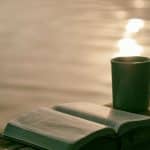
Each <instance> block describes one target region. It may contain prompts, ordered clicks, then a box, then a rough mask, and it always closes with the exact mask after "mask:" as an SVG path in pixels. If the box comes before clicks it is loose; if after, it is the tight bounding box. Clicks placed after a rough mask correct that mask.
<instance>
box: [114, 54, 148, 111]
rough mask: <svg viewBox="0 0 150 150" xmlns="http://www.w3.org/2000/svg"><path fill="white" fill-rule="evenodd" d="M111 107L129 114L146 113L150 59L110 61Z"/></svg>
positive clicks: (129, 58) (122, 58)
mask: <svg viewBox="0 0 150 150" xmlns="http://www.w3.org/2000/svg"><path fill="white" fill-rule="evenodd" d="M111 69H112V92H113V107H114V108H116V109H121V110H125V111H129V112H135V113H140V112H144V111H147V109H148V105H149V81H150V59H149V58H148V57H140V56H133V57H116V58H113V59H112V60H111Z"/></svg>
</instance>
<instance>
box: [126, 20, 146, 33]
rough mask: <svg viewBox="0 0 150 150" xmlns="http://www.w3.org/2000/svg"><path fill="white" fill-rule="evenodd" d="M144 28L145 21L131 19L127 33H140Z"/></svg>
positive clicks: (127, 26)
mask: <svg viewBox="0 0 150 150" xmlns="http://www.w3.org/2000/svg"><path fill="white" fill-rule="evenodd" d="M143 27H144V21H143V20H142V19H137V18H135V19H130V20H128V23H127V25H126V32H127V33H136V32H139V31H140V29H142V28H143Z"/></svg>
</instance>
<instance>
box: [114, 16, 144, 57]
mask: <svg viewBox="0 0 150 150" xmlns="http://www.w3.org/2000/svg"><path fill="white" fill-rule="evenodd" d="M143 27H144V21H143V20H142V19H138V18H133V19H129V20H128V22H127V25H126V27H125V33H124V36H123V38H121V39H120V40H119V41H118V43H117V47H118V48H119V51H118V52H117V53H116V54H115V56H139V55H141V54H142V52H143V51H144V49H143V47H142V45H140V44H139V43H138V42H137V41H136V40H135V39H134V37H133V35H135V34H137V33H138V32H139V31H140V30H141V29H142V28H143Z"/></svg>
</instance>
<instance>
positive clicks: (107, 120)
mask: <svg viewBox="0 0 150 150" xmlns="http://www.w3.org/2000/svg"><path fill="white" fill-rule="evenodd" d="M3 135H4V137H5V138H8V139H11V140H14V141H17V142H18V143H23V144H27V145H30V146H32V147H34V148H37V149H47V150H109V149H111V150H130V149H131V150H132V149H134V150H149V149H150V117H149V116H145V115H139V114H134V113H129V112H125V111H121V110H116V109H112V108H109V107H106V106H100V105H96V104H93V103H80V102H78V103H66V104H60V105H57V106H54V107H53V108H39V109H37V110H34V111H32V112H28V113H25V114H23V115H22V116H20V117H19V118H17V119H15V120H12V121H10V122H9V123H8V124H7V126H6V127H5V130H4V133H3Z"/></svg>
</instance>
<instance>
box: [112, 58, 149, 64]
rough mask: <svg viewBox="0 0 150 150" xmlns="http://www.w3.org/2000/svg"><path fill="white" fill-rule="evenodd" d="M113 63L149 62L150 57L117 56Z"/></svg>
mask: <svg viewBox="0 0 150 150" xmlns="http://www.w3.org/2000/svg"><path fill="white" fill-rule="evenodd" d="M111 62H112V63H130V64H131V63H148V62H150V58H148V57H142V56H132V57H116V58H113V59H112V60H111Z"/></svg>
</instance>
